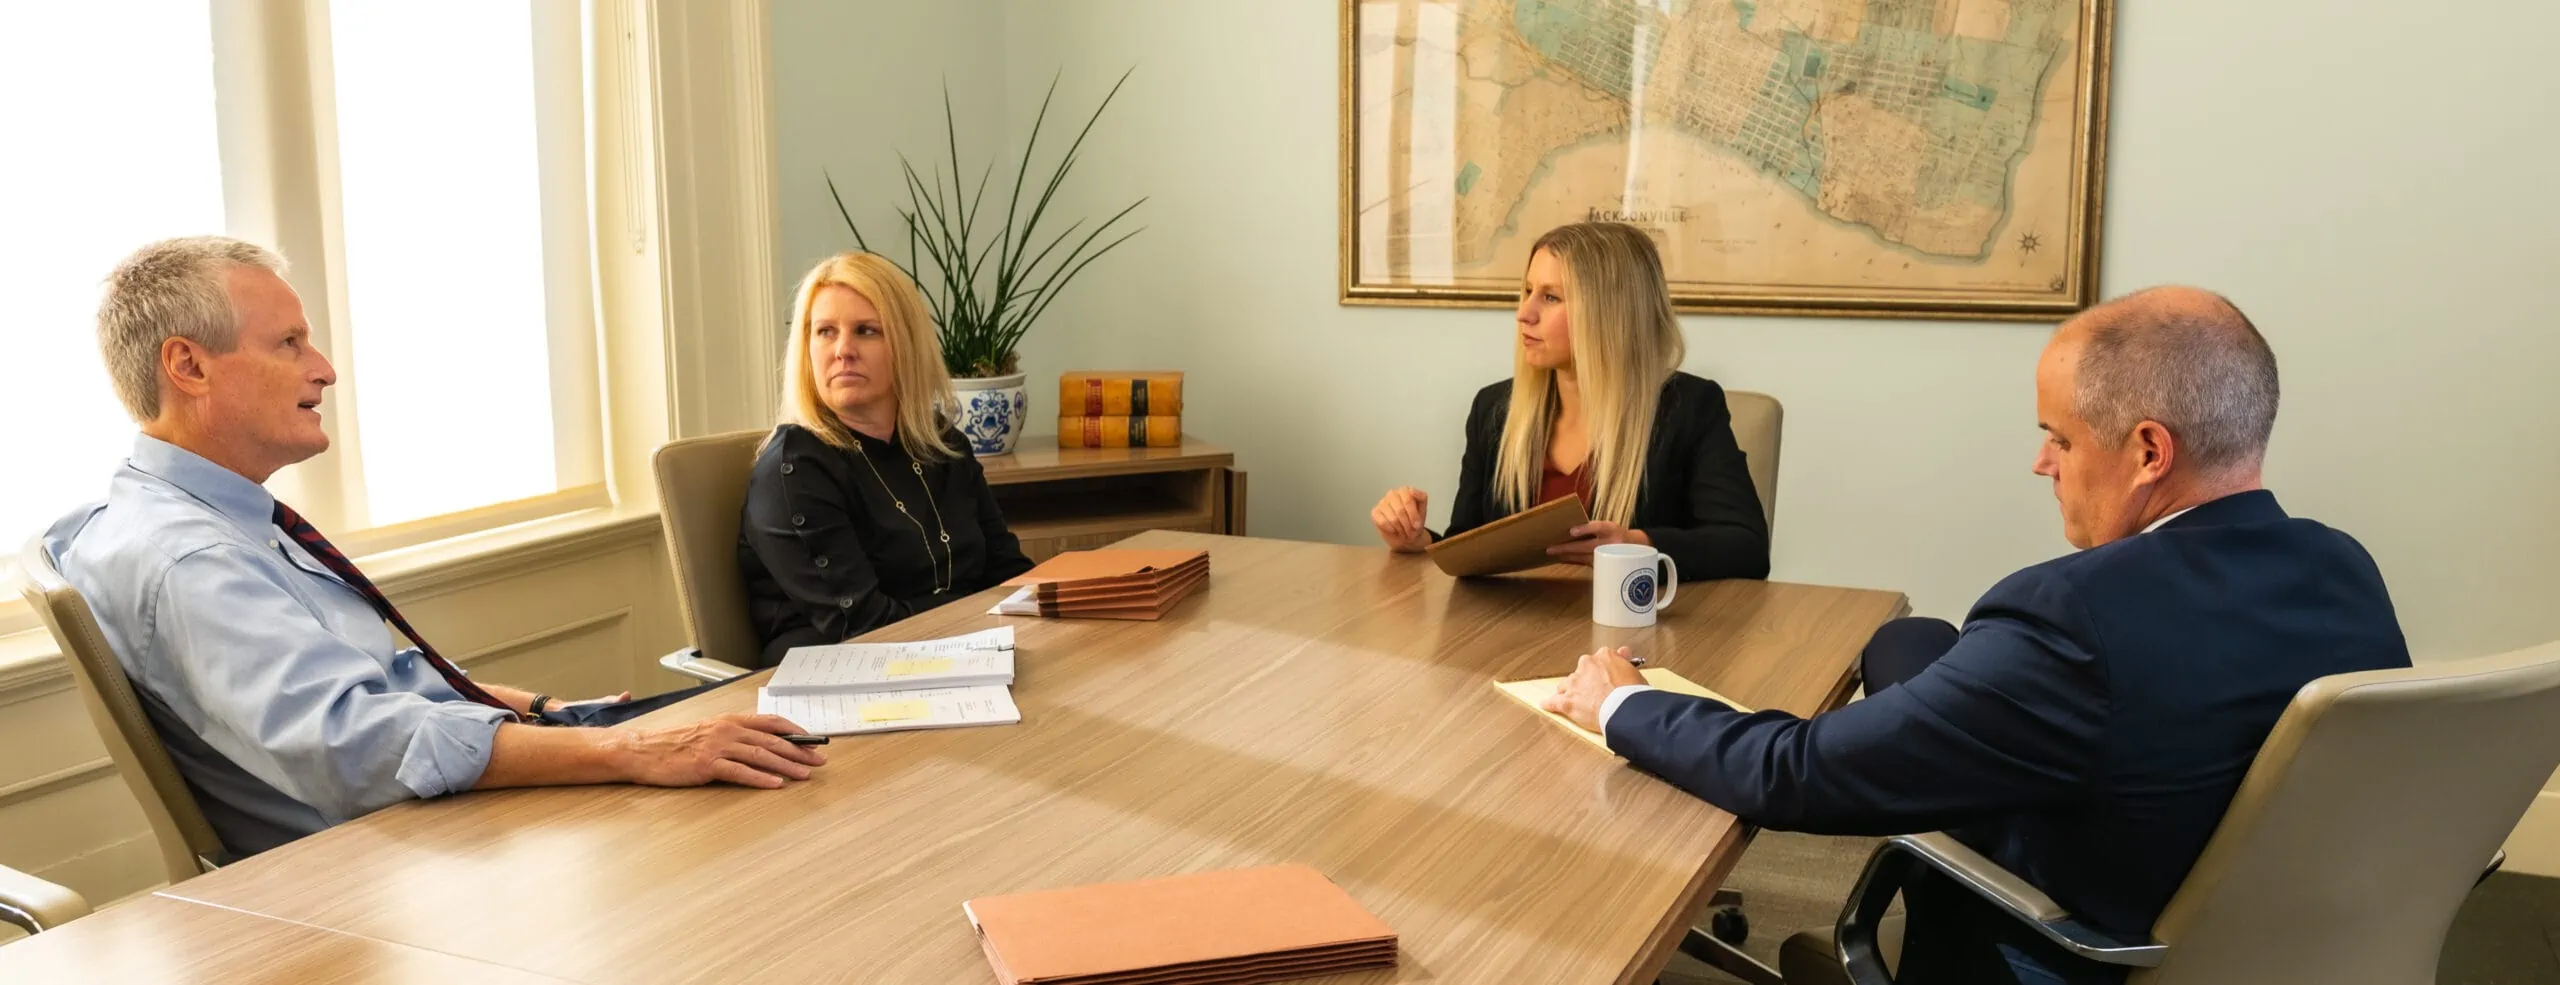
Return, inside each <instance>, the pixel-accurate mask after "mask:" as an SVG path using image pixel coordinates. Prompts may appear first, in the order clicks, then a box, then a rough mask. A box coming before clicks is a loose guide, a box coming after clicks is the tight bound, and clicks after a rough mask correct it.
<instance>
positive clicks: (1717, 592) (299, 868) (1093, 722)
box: [0, 533, 1906, 983]
mask: <svg viewBox="0 0 2560 985" xmlns="http://www.w3.org/2000/svg"><path fill="white" fill-rule="evenodd" d="M1130 546H1143V547H1193V546H1197V547H1205V548H1207V549H1208V550H1209V551H1210V554H1211V557H1212V570H1213V574H1212V576H1211V578H1210V582H1209V585H1208V586H1207V587H1206V588H1205V589H1203V590H1202V591H1201V592H1200V593H1199V594H1198V595H1196V596H1194V597H1193V598H1192V599H1191V600H1189V601H1187V602H1185V603H1184V604H1183V605H1182V606H1181V607H1180V608H1178V609H1177V610H1176V611H1175V612H1174V613H1172V614H1171V615H1169V616H1168V617H1167V618H1165V619H1164V620H1163V621H1161V622H1154V623H1139V622H1107V621H1075V620H1039V619H1018V618H1005V617H997V616H989V615H987V614H986V609H987V608H988V606H989V605H991V604H992V603H993V601H994V599H995V598H996V597H997V596H998V595H999V594H1000V593H1001V591H1002V590H996V591H992V592H989V593H986V594H984V595H981V596H979V597H977V598H974V599H971V600H966V601H963V602H959V603H955V604H953V605H950V606H946V607H943V608H941V609H936V610H933V611H931V612H928V613H925V614H923V615H920V616H917V617H916V618H913V619H910V620H907V621H905V622H902V623H899V624H897V625H895V626H891V627H888V628H886V629H883V630H881V631H880V632H878V633H874V634H872V635H871V636H870V637H866V638H868V639H881V640H893V639H928V638H933V637H938V636H944V635H950V634H954V633H960V632H965V631H970V630H975V629H980V628H985V627H988V626H993V625H998V624H1003V623H1008V622H1009V623H1011V624H1012V625H1014V626H1015V627H1017V633H1018V637H1019V640H1020V643H1019V646H1020V649H1019V651H1018V654H1017V666H1018V680H1017V683H1016V685H1015V689H1014V694H1015V699H1016V702H1017V703H1018V704H1019V705H1020V706H1021V708H1022V715H1023V721H1022V723H1021V724H1020V725H1016V726H1007V727H994V728H975V729H959V730H950V731H933V732H906V733H895V734H888V735H874V736H865V737H857V738H850V739H839V740H837V741H836V742H835V743H834V744H832V745H830V746H828V747H827V753H828V756H829V757H830V763H829V764H828V765H827V766H825V767H823V768H822V769H821V770H820V771H819V773H818V776H817V777H816V778H814V779H812V780H810V781H808V782H805V783H799V784H795V785H792V786H790V787H787V788H785V789H782V790H778V791H754V790H745V789H738V788H725V787H713V788H701V789H689V790H660V789H647V788H636V787H587V788H568V789H549V790H512V791H495V792H489V793H475V794H468V795H464V796H460V797H454V798H449V799H445V800H439V801H434V802H426V803H411V804H404V805H401V806H398V807H394V808H391V809H389V810H385V811H382V812H379V813H377V814H374V815H371V816H369V817H366V818H363V819H360V820H358V821H356V822H354V823H350V824H346V825H342V826H340V827H337V828H334V829H331V830H329V831H326V832H323V833H321V834H319V835H315V836H313V837H310V838H306V839H304V840H302V841H300V842H297V843H295V844H292V845H289V846H286V847H284V848H282V849H278V850H276V851H272V852H269V853H266V854H265V855H261V856H259V857H256V858H253V859H250V860H247V861H245V862H242V863H240V864H237V865H233V866H230V867H227V868H224V869H222V870H220V871H218V872H214V873H212V874H209V875H206V876H202V877H199V878H196V879H192V880H189V881H187V882H185V883H182V884H179V885H177V886H174V887H171V888H170V889H169V890H168V891H167V892H168V893H169V894H170V895H172V896H176V897H183V898H186V899H192V900H200V901H204V902H208V903H215V904H220V905H223V906H228V907H236V908H239V909H241V910H245V911H250V912H254V913H260V914H267V915H271V916H274V917H277V918H280V919H284V920H289V921H293V922H297V923H304V924H310V925H313V926H316V927H322V928H330V929H335V930H340V931H344V932H346V933H349V934H356V935H362V936H365V937H371V938H379V939H380V940H383V941H387V942H394V943H398V944H405V945H410V946H413V947H417V948H423V949H430V950H435V951H441V952H445V953H448V954H452V955H457V956H461V957H467V958H471V959H476V960H481V961H487V962H491V963H495V964H500V965H505V966H508V967H512V968H518V969H524V970H528V971H531V972H535V973H539V974H543V975H550V976H555V977H559V978H565V979H569V980H573V981H579V982H591V983H604V982H630V983H654V982H689V981H722V982H750V981H754V982H763V981H795V982H896V983H908V982H922V983H938V982H973V983H974V982H988V981H992V980H993V975H992V974H991V972H990V971H989V970H988V968H987V964H986V959H985V957H984V956H982V955H981V954H980V952H979V949H978V947H977V945H976V942H975V940H974V939H973V937H972V935H971V933H970V930H969V925H968V923H967V921H966V920H965V919H964V918H963V917H962V916H961V912H960V904H961V902H962V901H963V900H967V899H970V898H972V897H977V896H984V895H993V894H1000V893H1011V892H1020V891H1023V890H1032V889H1043V888H1051V887H1059V886H1071V885H1078V884H1084V883H1093V882H1103V881H1113V880H1125V879H1137V878H1144V877H1149V876H1160V875H1169V874H1174V873H1182V872H1195V871H1200V870H1204V869H1217V868H1227V867H1238V866H1249V865H1262V864H1268V863H1277V862H1303V863H1306V864H1309V865H1313V866H1314V867H1316V868H1317V869H1319V870H1321V871H1323V872H1324V873H1326V874H1327V875H1328V876H1330V877H1332V879H1333V880H1334V881H1335V882H1337V883H1339V884H1341V885H1342V886H1343V887H1344V888H1345V889H1346V890H1348V891H1349V892H1350V893H1351V895H1352V896H1353V897H1355V898H1357V899H1358V900H1359V901H1360V902H1361V903H1362V904H1363V905H1364V906H1366V907H1368V908H1369V910H1370V911H1371V912H1373V913H1376V914H1377V915H1378V916H1379V917H1381V918H1382V919H1384V920H1385V921H1386V922H1387V923H1388V924H1389V925H1390V926H1393V927H1394V928H1395V929H1396V930H1397V931H1398V933H1399V934H1400V935H1401V938H1402V945H1403V956H1402V964H1401V966H1400V967H1399V968H1397V969H1395V970H1394V971H1392V972H1386V971H1381V972H1374V973H1369V974H1362V975H1352V976H1343V977H1340V978H1337V979H1330V980H1329V981H1335V982H1342V983H1350V982H1358V983H1376V982H1388V981H1395V982H1422V981H1436V982H1461V983H1479V982H1538V983H1584V982H1588V983H1611V982H1615V983H1646V982H1651V981H1652V978H1653V974H1654V972H1655V971H1656V970H1657V969H1658V968H1659V967H1660V965H1661V963H1662V962H1663V961H1664V960H1665V959H1666V958H1667V957H1668V954H1669V952H1670V948H1671V947H1672V945H1673V944H1674V943H1676V941H1677V940H1678V938H1679V936H1680V933H1681V931H1682V930H1683V929H1684V928H1685V926H1686V925H1687V921H1688V920H1689V918H1690V917H1691V915H1692V911H1693V910H1695V909H1696V908H1697V906H1698V904H1699V903H1700V902H1701V901H1703V900H1704V899H1705V898H1706V895H1705V894H1706V893H1707V891H1708V890H1711V889H1712V888H1713V887H1714V885H1715V884H1716V883H1717V882H1718V881H1720V880H1721V879H1722V877H1723V875H1724V873H1725V872H1726V871H1727V870H1728V869H1729V868H1730V866H1731V865H1732V863H1733V861H1734V859H1735V858H1736V857H1738V856H1739V854H1740V852H1741V850H1742V848H1743V845H1744V843H1745V841H1746V837H1745V834H1744V832H1743V831H1742V830H1741V829H1740V828H1739V826H1738V825H1737V824H1736V823H1735V821H1734V819H1733V818H1732V817H1731V816H1729V815H1727V814H1725V813H1723V812H1721V811H1718V810H1716V809H1715V808H1713V807H1710V806H1708V805H1706V804H1705V803H1702V802H1700V801H1698V800H1697V799H1695V798H1692V797H1690V796H1688V795H1686V794H1683V793H1681V792H1679V791H1678V790H1675V789H1673V788H1672V787H1670V786H1669V785H1667V784H1665V783H1663V782H1661V781H1659V780H1656V779H1654V778H1652V777H1650V776H1647V775H1644V774H1642V773H1639V772H1636V771H1634V770H1632V769H1630V768H1628V767H1627V766H1626V765H1625V763H1624V762H1622V761H1619V760H1617V759H1614V758H1612V757H1610V756H1608V755H1606V754H1605V753H1602V752H1601V751H1599V750H1596V749H1594V748H1592V747H1591V746H1590V745H1588V744H1586V743H1584V742H1582V741H1580V740H1577V739H1576V738H1574V737H1573V736H1571V735H1568V734H1566V733H1565V732H1564V731H1563V730H1562V729H1560V728H1558V727H1557V726H1556V725H1554V724H1552V723H1550V722H1548V721H1545V720H1543V719H1542V718H1540V717H1539V716H1536V715H1533V714H1530V713H1528V712H1527V711H1525V710H1523V709H1522V708H1520V707H1519V706H1518V705H1516V704H1514V703H1512V702H1511V701H1510V700H1509V699H1507V698H1505V697H1504V696H1502V695H1501V694H1500V693H1498V692H1497V691H1496V690H1495V689H1494V688H1493V687H1492V686H1491V685H1490V683H1489V682H1491V681H1494V680H1497V679H1499V680H1513V679H1519V678H1525V677H1536V676H1548V675H1553V674H1558V673H1562V672H1564V671H1565V670H1567V669H1569V668H1570V667H1571V666H1572V661H1573V658H1574V656H1575V655H1576V654H1578V653H1581V652H1583V651H1586V650H1589V649H1591V648H1594V647H1596V646H1601V645H1617V644H1624V645H1629V646H1633V647H1635V648H1637V649H1638V650H1640V651H1642V652H1643V653H1644V654H1646V655H1647V656H1649V657H1651V658H1652V659H1653V660H1654V661H1655V662H1656V663H1657V664H1658V665H1660V666H1665V667H1669V668H1671V669H1672V670H1675V671H1678V672H1679V673H1681V674H1683V675H1685V676H1687V677H1689V678H1691V679H1692V680H1696V681H1698V682H1699V683H1701V684H1705V685H1706V686H1708V687H1710V688H1713V689H1715V690H1717V691H1720V692H1722V693H1724V694H1727V695H1730V696H1732V697H1733V698H1734V699H1736V700H1738V701H1741V702H1744V703H1746V704H1748V705H1750V706H1753V707H1757V708H1776V709H1784V710H1787V711H1792V712H1796V713H1799V714H1810V713H1814V712H1817V711H1820V710H1823V709H1825V708H1828V707H1832V706H1835V705H1837V704H1838V703H1839V702H1841V701H1843V700H1845V699H1846V697H1847V696H1848V694H1849V693H1850V691H1851V690H1852V689H1853V687H1854V685H1855V682H1854V680H1853V676H1854V666H1855V662H1856V654H1857V652H1858V650H1859V648H1860V646H1862V645H1863V644H1864V642H1865V641H1866V639H1867V637H1868V635H1869V634H1870V633H1871V632H1872V631H1873V630H1874V629H1875V627H1876V626H1878V625H1880V624H1881V623H1883V622H1884V621H1886V620H1887V619H1890V618H1893V617H1894V616H1897V615H1900V614H1901V613H1902V612H1904V611H1905V608H1906V607H1905V603H1904V601H1903V597H1902V596H1901V595H1900V594H1898V593H1893V592H1880V591H1864V590H1855V589H1842V588H1822V587H1812V586H1804V585H1786V584H1769V583H1763V582H1709V583H1699V584H1695V585H1685V586H1682V590H1681V592H1680V597H1679V598H1678V600H1677V604H1675V605H1674V606H1673V607H1672V608H1671V610H1670V611H1669V612H1667V613H1666V614H1665V615H1664V617H1663V619H1662V620H1661V622H1660V623H1659V624H1657V625H1656V626H1654V627H1651V628H1648V629H1639V630H1620V629H1611V628H1608V627H1602V626H1597V625H1595V624H1593V623H1592V622H1591V620H1590V583H1589V580H1588V577H1587V576H1586V575H1584V574H1582V573H1580V572H1577V571H1572V570H1559V569H1542V570H1540V571H1538V572H1533V573H1531V574H1529V575H1526V576H1516V577H1510V578H1501V579H1490V580H1481V581H1470V582H1465V583H1461V582H1459V581H1457V580H1454V579H1451V578H1449V577H1447V576H1445V575H1443V574H1441V573H1440V572H1438V571H1437V570H1436V569H1434V568H1433V567H1432V566H1431V565H1430V563H1429V562H1428V561H1425V560H1424V559H1422V558H1421V557H1419V556H1415V555H1394V554H1390V553H1388V552H1386V551H1384V550H1380V549H1376V548H1356V547H1339V546H1331V545H1319V544H1304V543H1294V542H1287V541H1276V540H1258V539H1250V538H1229V537H1214V536H1208V535H1202V534H1176V533H1151V534H1147V535H1144V536H1141V537H1139V538H1136V539H1134V540H1132V541H1131V542H1130ZM762 677H763V675H761V674H759V675H756V676H755V677H754V678H751V679H748V680H745V681H741V682H739V683H736V684H732V685H731V686H729V687H726V688H722V689H719V690H715V691H712V692H710V693H708V694H705V695H703V696H701V697H698V698H696V699H694V700H692V701H689V702H686V703H684V704H682V705H678V706H676V707H672V708H668V709H665V710H663V711H660V712H658V713H657V714H656V715H653V716H651V717H650V718H647V719H643V720H641V722H639V723H635V724H641V725H646V724H649V723H651V722H653V721H654V722H658V723H668V722H677V721H685V720H691V719H694V718H698V717H701V716H704V715H709V714H714V713H718V712H723V711H735V710H747V709H751V708H752V707H753V705H754V701H755V684H756V682H758V681H760V680H761V679H762ZM74 927H77V924H75V925H74ZM0 966H5V965H0ZM13 980H14V979H13ZM207 980H213V979H207ZM225 980H227V979H225ZM243 980H248V979H243Z"/></svg>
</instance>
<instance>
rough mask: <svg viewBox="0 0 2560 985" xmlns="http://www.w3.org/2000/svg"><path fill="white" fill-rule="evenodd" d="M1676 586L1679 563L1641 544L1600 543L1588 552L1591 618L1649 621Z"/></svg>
mask: <svg viewBox="0 0 2560 985" xmlns="http://www.w3.org/2000/svg"><path fill="white" fill-rule="evenodd" d="M1679 590H1680V564H1679V562H1676V561H1673V560H1671V555H1668V554H1664V553H1662V552H1661V551H1657V550H1654V549H1653V548H1651V547H1647V546H1645V545H1643V544H1602V545H1600V546H1599V547H1597V548H1595V549H1593V550H1592V552H1591V621H1592V622H1596V623H1599V624H1600V625H1603V626H1623V627H1627V628H1630V629H1632V628H1637V627H1642V626H1651V625H1653V613H1654V611H1655V610H1657V609H1660V608H1662V607H1663V606H1666V605H1670V604H1671V597H1672V596H1673V595H1674V594H1677V593H1678V592H1679Z"/></svg>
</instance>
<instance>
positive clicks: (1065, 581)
mask: <svg viewBox="0 0 2560 985" xmlns="http://www.w3.org/2000/svg"><path fill="white" fill-rule="evenodd" d="M1208 582H1209V552H1207V551H1198V550H1169V551H1140V550H1099V551H1068V552H1067V553H1064V554H1060V555H1058V556H1056V557H1053V558H1050V559H1048V560H1046V561H1042V562H1040V566H1039V567H1036V568H1033V569H1031V570H1030V571H1027V572H1024V573H1023V574H1022V576H1021V577H1018V578H1015V579H1013V580H1012V581H1008V582H1005V584H1007V585H1014V586H1019V588H1020V590H1019V591H1016V592H1014V593H1013V594H1012V595H1011V596H1008V597H1006V598H1005V600H1004V601H1002V602H998V603H996V607H995V608H993V609H990V610H988V611H989V612H990V613H993V614H995V615H1002V616H1045V617H1049V618H1058V617H1062V616H1066V617H1081V618H1087V619H1147V620H1154V619H1161V618H1164V614H1165V613H1166V612H1167V611H1168V610H1171V609H1172V608H1173V607H1174V605H1175V604H1176V603H1179V602H1181V601H1182V600H1183V599H1184V598H1185V597H1187V596H1189V595H1190V594H1191V593H1192V592H1195V591H1198V590H1199V589H1200V586H1202V585H1205V584H1208Z"/></svg>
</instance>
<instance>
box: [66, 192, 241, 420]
mask: <svg viewBox="0 0 2560 985" xmlns="http://www.w3.org/2000/svg"><path fill="white" fill-rule="evenodd" d="M240 267H249V268H255V269H260V270H266V271H269V272H272V273H274V274H275V275H276V276H278V277H282V276H284V272H285V263H284V258H283V257H281V256H277V255H276V252H275V251H274V250H270V249H267V248H266V247H263V246H259V245H258V244H256V243H251V242H247V241H245V240H237V239H232V238H231V237H228V236H189V237H186V238H183V239H164V240H161V241H159V242H157V243H152V244H150V245H148V246H145V247H143V248H141V249H139V250H135V251H133V255H132V256H128V257H126V258H124V262H122V263H118V264H116V269H115V272H113V273H110V274H108V275H107V291H106V297H104V298H103V299H101V300H100V301H99V302H98V351H99V354H100V355H102V356H104V357H105V358H106V362H107V379H108V380H110V381H112V382H113V383H114V384H115V388H116V399H118V400H121V401H123V402H124V409H125V413H128V414H131V415H133V419H134V421H135V422H136V423H145V424H147V423H150V422H151V420H152V419H154V418H157V417H159V416H160V347H161V345H162V344H164V343H166V342H168V341H169V340H170V339H177V338H183V339H193V340H195V341H196V342H197V343H198V344H200V345H202V346H204V347H205V348H207V349H211V350H213V351H214V352H215V353H216V354H220V353H225V352H229V351H231V349H232V347H233V346H236V345H239V344H240V312H239V310H238V309H237V308H234V307H233V306H232V303H231V282H230V277H231V271H232V270H233V269H235V268H240Z"/></svg>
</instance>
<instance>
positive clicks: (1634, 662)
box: [1627, 657, 1644, 667]
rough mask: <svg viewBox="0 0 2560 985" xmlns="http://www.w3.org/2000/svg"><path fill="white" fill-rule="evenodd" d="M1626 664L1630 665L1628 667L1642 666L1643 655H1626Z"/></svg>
mask: <svg viewBox="0 0 2560 985" xmlns="http://www.w3.org/2000/svg"><path fill="white" fill-rule="evenodd" d="M1627 666H1630V667H1642V666H1644V658H1643V657H1628V658H1627Z"/></svg>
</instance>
